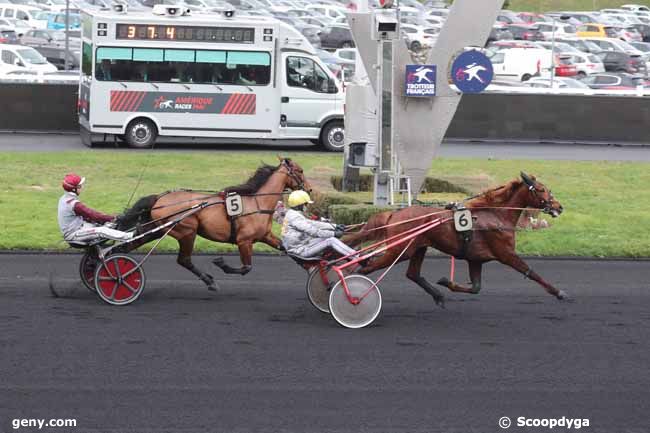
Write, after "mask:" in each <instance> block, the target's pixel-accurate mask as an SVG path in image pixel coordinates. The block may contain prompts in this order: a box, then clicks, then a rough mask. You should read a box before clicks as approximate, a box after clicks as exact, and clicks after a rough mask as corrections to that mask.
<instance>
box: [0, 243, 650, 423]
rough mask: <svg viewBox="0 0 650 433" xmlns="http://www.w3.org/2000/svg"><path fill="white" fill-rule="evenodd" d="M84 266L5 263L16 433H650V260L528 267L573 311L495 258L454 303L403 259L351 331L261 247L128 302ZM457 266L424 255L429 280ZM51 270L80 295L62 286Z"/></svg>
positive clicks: (158, 274) (6, 381)
mask: <svg viewBox="0 0 650 433" xmlns="http://www.w3.org/2000/svg"><path fill="white" fill-rule="evenodd" d="M79 258H80V256H78V255H69V254H68V255H29V254H27V255H7V254H4V255H0V342H1V344H0V346H1V347H2V357H1V358H0V431H2V432H8V431H20V432H24V431H27V432H31V431H37V430H35V429H32V430H30V429H27V428H24V429H20V430H12V429H11V420H12V419H16V418H47V419H49V418H76V419H77V428H76V429H70V430H68V429H63V428H61V429H51V430H47V429H44V430H41V431H57V432H61V433H68V432H69V431H70V432H75V433H89V432H92V433H95V432H111V433H154V432H155V433H165V432H182V433H203V432H206V433H208V432H209V433H215V432H242V433H244V432H246V433H248V432H300V433H307V432H332V433H338V432H351V433H352V432H354V433H358V432H373V433H374V432H409V433H419V432H422V433H424V432H426V433H432V432H441V433H470V432H480V433H489V432H497V431H504V430H501V429H500V428H499V427H498V426H497V421H498V420H499V418H500V417H502V416H509V417H511V418H513V422H516V418H517V417H520V416H524V417H528V418H550V417H562V416H566V417H568V418H588V419H589V421H590V427H589V428H583V429H582V430H581V431H587V432H605V433H630V432H634V433H642V432H643V433H645V432H647V431H648V426H650V412H649V410H650V371H649V369H648V357H649V356H648V355H649V354H650V352H649V350H648V349H649V341H650V326H649V325H650V293H649V291H648V281H650V262H648V261H638V262H628V261H588V260H587V261H582V260H529V263H530V264H531V265H532V267H533V268H534V269H535V270H536V271H538V272H539V273H540V274H541V275H542V276H544V277H546V278H547V279H548V280H550V281H551V282H553V283H556V284H557V285H558V286H559V287H560V288H563V289H565V290H566V291H567V292H569V293H570V294H571V295H573V297H574V298H575V302H573V303H562V302H559V301H557V300H555V299H554V298H552V297H550V296H548V295H546V294H545V292H543V289H542V288H540V287H538V286H536V285H535V284H534V283H533V282H531V281H527V280H524V279H523V278H522V276H521V275H518V274H516V273H515V272H514V271H512V270H509V269H506V268H504V267H503V266H501V265H499V264H490V265H488V266H487V268H486V270H485V274H484V287H485V288H484V289H483V291H482V292H481V294H480V295H478V296H469V295H460V294H448V295H447V299H448V302H447V308H446V309H445V310H442V309H440V308H438V307H436V306H435V305H434V303H433V302H432V300H431V298H430V297H429V296H428V295H426V294H425V293H424V292H423V291H422V290H421V289H419V288H418V287H416V286H415V285H414V284H413V283H411V282H410V281H408V280H406V279H405V278H404V277H403V275H404V266H399V267H398V268H397V269H396V270H394V272H392V273H391V274H390V276H389V278H388V279H387V280H386V282H385V283H382V285H381V287H382V294H383V298H384V307H383V311H382V313H381V314H380V316H379V318H378V319H377V321H376V322H375V323H374V324H373V325H372V326H370V327H368V328H366V329H362V330H356V331H353V330H347V329H343V328H341V327H339V326H338V325H337V324H336V323H335V322H334V321H333V319H331V318H330V317H328V316H326V315H323V314H321V313H319V312H317V311H316V310H314V309H313V308H312V307H311V305H310V304H309V302H308V301H307V299H306V295H305V292H304V288H303V286H304V283H305V279H306V278H305V276H306V275H305V273H304V271H303V270H301V269H300V268H299V267H298V266H297V265H296V264H294V263H293V262H292V261H291V260H289V259H288V258H286V257H281V256H279V257H278V256H275V257H274V256H256V257H255V258H254V265H255V268H254V270H253V271H252V272H251V273H250V274H248V275H247V276H245V277H237V276H228V277H224V276H223V275H222V274H220V273H218V272H217V270H216V269H214V268H212V269H210V268H211V265H210V262H209V260H210V257H207V256H199V257H196V258H195V263H196V264H197V265H199V266H201V267H204V268H208V269H210V271H211V272H212V273H213V275H215V276H216V277H218V279H219V281H220V283H221V286H222V291H221V292H219V293H217V294H213V293H211V292H208V291H207V290H206V289H205V288H204V287H203V285H202V283H200V282H198V281H197V280H195V279H194V278H193V277H192V275H191V274H190V273H189V272H187V271H185V270H183V269H181V268H179V267H177V265H176V264H175V257H173V256H168V255H161V256H154V257H153V258H152V259H151V261H150V262H148V263H147V264H146V272H147V276H148V281H147V288H146V289H145V292H144V294H143V296H142V297H141V298H140V299H139V300H138V301H136V303H134V304H133V305H131V306H128V307H110V306H108V305H104V304H102V303H101V302H100V301H99V300H98V299H97V298H96V297H95V296H94V295H92V294H91V293H89V292H88V291H86V289H83V288H81V285H80V283H77V282H76V266H77V263H78V260H79ZM226 260H227V262H229V263H231V264H235V263H237V262H238V258H237V257H234V256H229V257H226ZM448 266H449V261H448V260H447V259H438V258H428V259H426V261H425V265H424V274H425V276H426V277H427V278H429V279H430V280H432V281H436V280H437V279H438V278H439V277H441V276H444V275H447V273H448V271H449V269H448ZM459 268H460V269H459V275H458V278H457V279H458V280H459V281H465V280H466V273H465V266H464V265H460V266H459ZM51 273H52V275H53V281H54V285H55V287H56V288H57V289H58V290H59V291H60V292H61V293H67V297H65V298H55V297H53V296H52V295H51V294H50V292H49V290H48V277H49V275H50V274H51ZM74 287H77V288H76V290H74V291H72V293H69V292H70V291H71V290H72V289H73V288H74ZM508 431H515V432H517V431H520V432H523V431H526V432H529V431H532V432H536V431H539V432H542V431H544V432H547V431H551V430H548V429H547V428H546V429H545V428H529V429H525V428H521V427H516V426H514V425H513V427H511V428H510V429H509V430H508ZM552 431H553V432H561V431H565V430H564V429H562V428H557V427H556V428H555V429H553V430H552ZM572 431H574V430H572Z"/></svg>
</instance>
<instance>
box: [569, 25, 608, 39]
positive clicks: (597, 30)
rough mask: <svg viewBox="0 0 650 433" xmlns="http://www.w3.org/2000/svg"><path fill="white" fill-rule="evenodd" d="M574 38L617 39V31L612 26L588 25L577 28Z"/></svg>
mask: <svg viewBox="0 0 650 433" xmlns="http://www.w3.org/2000/svg"><path fill="white" fill-rule="evenodd" d="M576 36H578V37H579V38H618V31H617V30H616V27H614V26H606V25H604V24H598V23H588V24H583V25H582V26H580V27H578V30H577V32H576Z"/></svg>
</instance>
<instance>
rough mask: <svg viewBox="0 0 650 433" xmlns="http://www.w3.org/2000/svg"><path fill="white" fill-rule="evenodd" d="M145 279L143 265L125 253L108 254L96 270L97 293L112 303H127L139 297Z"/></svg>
mask: <svg viewBox="0 0 650 433" xmlns="http://www.w3.org/2000/svg"><path fill="white" fill-rule="evenodd" d="M145 281H146V279H145V275H144V270H143V269H142V267H141V266H138V262H137V261H135V260H134V259H132V258H131V257H129V256H127V255H124V254H114V255H112V256H108V257H107V258H106V259H105V260H104V262H103V263H99V265H98V266H97V271H95V287H96V288H97V294H98V295H99V297H100V298H102V299H103V300H104V301H106V302H108V303H109V304H112V305H127V304H130V303H131V302H133V301H135V300H136V299H138V297H139V296H140V294H141V293H142V291H143V290H144V285H145Z"/></svg>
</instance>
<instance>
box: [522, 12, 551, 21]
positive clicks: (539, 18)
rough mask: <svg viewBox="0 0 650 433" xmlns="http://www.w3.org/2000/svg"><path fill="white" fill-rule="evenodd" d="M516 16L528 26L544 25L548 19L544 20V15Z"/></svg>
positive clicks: (526, 14)
mask: <svg viewBox="0 0 650 433" xmlns="http://www.w3.org/2000/svg"><path fill="white" fill-rule="evenodd" d="M518 16H519V18H521V19H522V20H523V21H524V22H526V23H528V24H534V23H545V22H547V21H549V19H548V18H546V17H545V16H544V15H541V14H534V13H532V12H520V13H519V14H518Z"/></svg>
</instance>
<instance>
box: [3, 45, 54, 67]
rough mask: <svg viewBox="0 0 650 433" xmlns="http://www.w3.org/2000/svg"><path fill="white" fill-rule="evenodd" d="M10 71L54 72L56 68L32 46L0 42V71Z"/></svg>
mask: <svg viewBox="0 0 650 433" xmlns="http://www.w3.org/2000/svg"><path fill="white" fill-rule="evenodd" d="M12 71H34V72H56V71H57V69H56V66H54V65H53V64H51V63H50V62H48V61H47V60H46V59H45V57H43V56H42V55H41V54H40V53H39V52H38V51H36V50H35V49H33V48H32V47H24V46H22V45H12V44H0V72H3V73H7V72H12Z"/></svg>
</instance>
